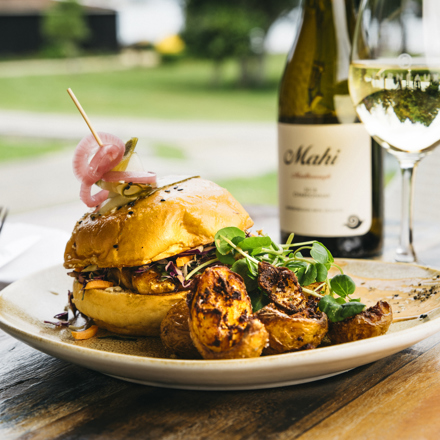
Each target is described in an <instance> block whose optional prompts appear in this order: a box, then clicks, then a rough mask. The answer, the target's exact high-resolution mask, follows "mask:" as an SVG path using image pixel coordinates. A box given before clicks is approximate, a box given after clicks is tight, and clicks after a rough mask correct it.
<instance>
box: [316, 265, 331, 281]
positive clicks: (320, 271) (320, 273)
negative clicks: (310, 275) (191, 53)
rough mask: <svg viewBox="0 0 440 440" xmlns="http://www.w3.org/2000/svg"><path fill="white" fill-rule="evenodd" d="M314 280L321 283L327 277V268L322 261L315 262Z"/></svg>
mask: <svg viewBox="0 0 440 440" xmlns="http://www.w3.org/2000/svg"><path fill="white" fill-rule="evenodd" d="M315 266H316V281H318V282H320V283H322V282H323V281H325V280H326V279H327V274H328V270H327V268H326V267H325V265H324V264H323V263H316V264H315Z"/></svg>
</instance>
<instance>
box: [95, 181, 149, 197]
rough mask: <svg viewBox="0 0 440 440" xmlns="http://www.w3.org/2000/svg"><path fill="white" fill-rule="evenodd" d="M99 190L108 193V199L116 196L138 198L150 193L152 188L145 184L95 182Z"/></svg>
mask: <svg viewBox="0 0 440 440" xmlns="http://www.w3.org/2000/svg"><path fill="white" fill-rule="evenodd" d="M96 185H98V186H99V187H100V188H102V189H105V190H107V191H110V194H109V196H108V197H109V198H113V197H115V196H116V195H121V196H125V197H130V198H132V197H140V196H141V195H147V194H149V193H150V192H151V191H152V189H153V188H152V186H151V185H149V184H147V183H131V184H130V183H126V182H123V183H121V182H104V181H103V180H98V181H97V182H96Z"/></svg>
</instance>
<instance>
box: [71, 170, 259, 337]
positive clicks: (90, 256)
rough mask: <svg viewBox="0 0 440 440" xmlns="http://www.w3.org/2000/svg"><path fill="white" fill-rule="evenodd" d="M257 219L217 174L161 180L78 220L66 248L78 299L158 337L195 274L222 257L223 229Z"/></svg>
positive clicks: (120, 329) (84, 307)
mask: <svg viewBox="0 0 440 440" xmlns="http://www.w3.org/2000/svg"><path fill="white" fill-rule="evenodd" d="M252 225H253V222H252V220H251V218H250V217H249V215H248V213H247V212H246V211H245V210H244V209H243V207H242V206H241V205H240V203H238V202H237V200H235V199H234V197H232V195H231V194H230V193H229V192H228V191H227V190H225V189H224V188H221V187H220V186H218V185H216V184H215V183H213V182H211V181H208V180H204V179H201V178H200V177H191V178H187V179H180V180H179V179H176V178H174V179H172V178H171V179H168V180H164V181H162V182H161V181H160V180H158V182H157V186H156V188H155V189H154V190H152V191H151V192H150V193H149V194H147V195H144V196H142V197H139V198H137V199H135V200H132V201H130V202H129V203H126V204H122V205H120V206H112V207H111V209H110V210H108V209H107V210H104V211H99V210H98V211H95V212H92V213H87V214H85V215H84V216H83V217H82V218H81V219H80V220H79V221H78V222H77V223H76V225H75V228H74V230H73V233H72V236H71V238H70V240H69V241H68V243H67V245H66V250H65V254H64V261H65V262H64V266H65V267H66V268H67V269H70V270H71V271H70V273H69V274H70V276H72V277H73V278H74V281H73V294H72V302H73V304H74V306H75V307H76V308H77V309H78V310H79V311H80V312H81V313H82V314H83V315H86V316H88V317H89V318H91V319H93V321H94V322H95V324H96V325H97V326H98V327H100V328H104V329H107V330H109V331H112V332H115V333H119V334H124V335H138V336H158V335H159V328H160V323H161V321H162V319H163V318H164V316H165V315H166V313H167V312H168V310H169V309H170V308H171V307H172V306H173V305H174V304H175V303H176V302H177V301H179V300H181V299H182V298H185V297H186V295H187V293H188V292H189V290H190V289H191V283H192V281H193V276H192V275H193V274H195V273H198V272H200V271H202V270H203V268H206V267H209V266H211V265H212V264H215V263H213V261H215V260H216V258H215V255H216V254H215V252H216V251H215V246H213V242H214V237H215V234H216V232H217V231H218V230H219V229H222V228H224V227H227V226H235V227H238V228H240V229H241V230H244V231H245V230H247V229H248V228H250V227H251V226H252Z"/></svg>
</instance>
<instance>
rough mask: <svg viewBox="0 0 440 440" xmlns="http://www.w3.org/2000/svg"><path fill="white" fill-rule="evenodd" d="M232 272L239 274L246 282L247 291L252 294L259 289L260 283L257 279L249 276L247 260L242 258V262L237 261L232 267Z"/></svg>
mask: <svg viewBox="0 0 440 440" xmlns="http://www.w3.org/2000/svg"><path fill="white" fill-rule="evenodd" d="M231 270H232V272H235V273H238V274H239V275H240V276H241V277H242V278H243V281H244V284H245V285H246V290H247V291H248V293H249V292H251V291H252V290H255V289H256V288H257V287H258V282H257V280H256V279H253V278H251V277H250V276H249V269H248V265H247V263H246V260H245V259H244V258H242V259H241V260H237V261H236V262H235V263H234V264H233V265H232V267H231Z"/></svg>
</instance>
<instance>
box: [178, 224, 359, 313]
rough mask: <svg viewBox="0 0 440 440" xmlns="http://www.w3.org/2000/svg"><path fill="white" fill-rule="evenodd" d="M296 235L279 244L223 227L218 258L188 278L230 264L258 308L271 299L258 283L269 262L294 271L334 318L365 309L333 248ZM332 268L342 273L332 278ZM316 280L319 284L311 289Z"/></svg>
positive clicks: (219, 239)
mask: <svg viewBox="0 0 440 440" xmlns="http://www.w3.org/2000/svg"><path fill="white" fill-rule="evenodd" d="M293 237H294V236H293V234H291V235H290V236H289V238H288V239H287V242H286V244H283V245H279V244H276V243H274V242H273V241H272V239H271V238H270V237H268V236H266V235H263V236H258V237H252V236H251V237H247V236H246V234H245V233H244V232H243V231H242V230H241V229H238V228H236V227H233V226H231V227H227V228H223V229H220V230H219V231H218V232H217V234H216V235H215V239H214V244H215V247H216V257H215V258H212V259H210V260H208V261H206V262H205V263H203V264H201V265H199V266H197V267H195V268H194V269H193V270H192V271H191V272H189V273H188V275H187V276H186V277H185V280H186V281H188V280H189V279H190V278H191V277H192V276H194V275H195V274H197V273H198V272H200V270H201V269H203V268H205V267H207V266H209V265H211V264H214V263H217V262H220V263H223V264H226V265H228V266H230V267H231V270H232V271H234V272H236V273H238V274H239V275H241V277H242V278H243V280H244V282H245V284H246V289H247V291H248V293H249V295H250V297H251V300H252V307H253V310H254V311H257V310H259V309H260V308H262V307H264V306H265V305H266V304H267V303H268V302H269V300H268V298H267V297H265V294H264V292H262V291H261V290H260V289H259V287H258V283H257V278H258V264H259V263H260V262H266V263H270V264H272V265H273V266H276V267H287V268H288V269H290V270H291V271H292V272H294V273H295V275H296V276H297V278H298V281H299V283H300V284H301V286H302V289H303V291H304V292H306V293H307V294H309V295H312V296H314V297H317V298H320V301H319V309H320V310H321V311H322V312H325V313H326V314H327V316H328V317H329V319H330V321H332V322H338V321H342V320H344V319H345V318H347V317H350V316H354V315H356V314H358V313H360V312H362V311H363V310H364V308H365V305H364V304H362V303H361V302H360V299H355V298H351V295H352V294H353V293H354V292H355V289H356V285H355V283H354V281H353V280H352V279H351V278H350V277H349V276H348V275H345V274H344V271H343V269H342V268H341V267H340V266H339V265H338V264H336V263H335V261H334V258H333V256H332V254H331V253H330V251H329V250H328V249H327V248H326V247H325V246H324V245H323V244H322V243H320V242H318V241H316V240H312V241H307V242H303V243H293ZM292 248H296V249H295V250H292ZM301 251H309V253H310V257H307V258H306V257H304V256H303V255H302V253H301ZM332 267H335V268H336V269H337V270H339V272H340V274H338V275H335V276H334V277H333V278H330V277H329V275H328V272H329V270H330V269H331V268H332ZM314 283H319V284H318V286H317V287H314V288H310V287H309V286H310V285H311V284H314ZM306 286H307V287H306Z"/></svg>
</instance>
